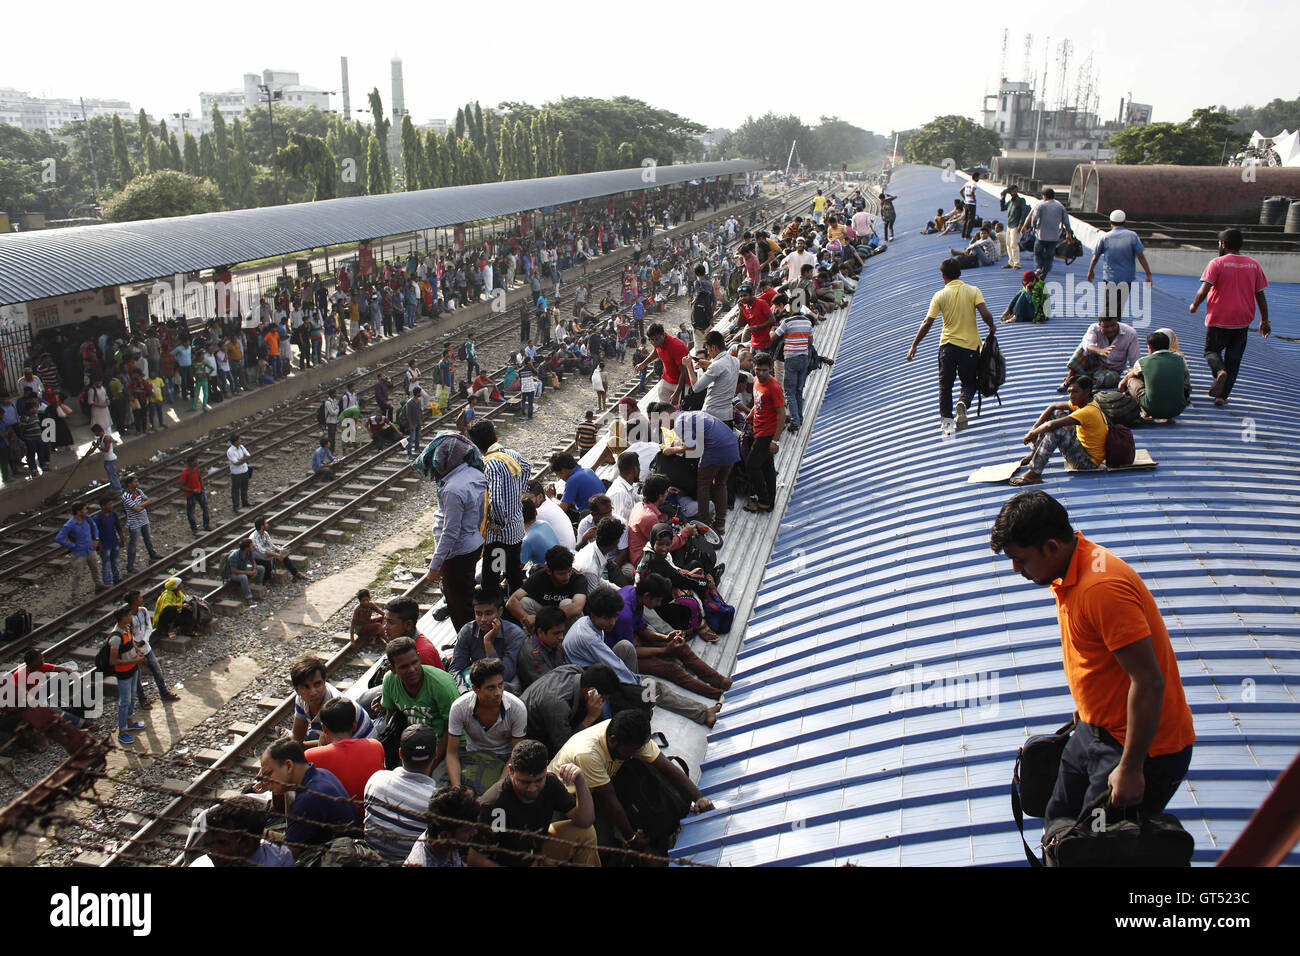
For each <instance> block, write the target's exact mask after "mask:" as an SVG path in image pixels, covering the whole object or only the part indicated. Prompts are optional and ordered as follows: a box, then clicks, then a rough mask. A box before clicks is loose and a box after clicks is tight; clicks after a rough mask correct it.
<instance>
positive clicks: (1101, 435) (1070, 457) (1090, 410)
mask: <svg viewBox="0 0 1300 956" xmlns="http://www.w3.org/2000/svg"><path fill="white" fill-rule="evenodd" d="M1092 388H1093V385H1092V379H1090V378H1089V377H1088V376H1086V375H1080V376H1079V377H1078V378H1075V379H1073V380H1072V381H1071V382H1070V385H1069V389H1070V401H1069V402H1068V403H1067V402H1060V403H1057V404H1052V405H1048V406H1047V408H1045V409H1044V410H1043V413H1042V414H1041V415H1039V416H1038V421H1036V422H1035V423H1034V427H1033V428H1031V429H1030V430H1029V431H1028V432H1027V433H1026V434H1025V437H1024V443H1025V444H1026V445H1028V444H1030V443H1031V442H1032V443H1033V445H1034V448H1033V451H1031V452H1030V453H1029V454H1028V455H1026V456H1025V457H1024V458H1022V459H1021V461H1020V467H1023V466H1025V465H1028V466H1029V471H1027V472H1026V473H1025V474H1024V475H1022V476H1020V477H1013V478H1012V479H1011V484H1013V485H1017V486H1019V485H1036V484H1040V483H1041V482H1042V480H1043V469H1044V468H1046V467H1047V462H1048V460H1049V459H1050V458H1051V457H1052V452H1054V451H1056V450H1057V449H1058V448H1059V449H1060V450H1061V454H1062V455H1063V456H1064V457H1065V460H1066V461H1068V462H1069V463H1070V464H1071V465H1073V466H1074V468H1075V469H1077V470H1079V471H1095V470H1096V469H1097V468H1099V467H1100V466H1101V463H1102V461H1103V459H1105V457H1106V433H1107V432H1108V431H1109V427H1108V426H1107V424H1106V415H1105V413H1104V412H1102V410H1101V407H1100V406H1099V405H1098V404H1097V402H1096V401H1095V400H1094V399H1093V397H1092Z"/></svg>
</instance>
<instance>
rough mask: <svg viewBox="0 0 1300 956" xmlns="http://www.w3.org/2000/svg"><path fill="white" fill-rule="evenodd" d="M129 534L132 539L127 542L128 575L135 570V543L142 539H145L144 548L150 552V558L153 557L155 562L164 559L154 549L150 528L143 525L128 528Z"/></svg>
mask: <svg viewBox="0 0 1300 956" xmlns="http://www.w3.org/2000/svg"><path fill="white" fill-rule="evenodd" d="M127 534H128V535H130V537H129V538H128V540H127V542H126V573H127V574H130V573H131V572H132V571H134V570H135V543H136V541H138V540H139V539H140V538H144V546H145V549H146V550H148V552H149V557H151V558H152V559H153V560H155V561H157V560H158V559H159V558H161V557H162V555H161V554H159V553H158V552H157V551H155V550H154V548H153V538H152V537H150V535H149V526H148V525H147V524H145V525H141V526H140V527H138V528H128V529H127Z"/></svg>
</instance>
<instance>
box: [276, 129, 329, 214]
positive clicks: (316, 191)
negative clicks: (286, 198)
mask: <svg viewBox="0 0 1300 956" xmlns="http://www.w3.org/2000/svg"><path fill="white" fill-rule="evenodd" d="M276 162H277V163H279V165H280V168H281V169H282V170H283V171H284V172H285V174H286V175H287V176H290V177H292V178H294V179H301V180H306V181H308V182H310V183H311V184H312V187H313V192H312V197H311V198H312V199H313V200H321V199H333V198H334V197H335V196H337V195H338V191H337V184H338V178H339V175H338V168H337V167H338V161H337V160H336V159H335V157H334V153H333V152H332V151H331V150H330V148H329V146H328V145H326V143H325V140H323V139H321V138H320V137H319V136H310V135H306V134H303V133H299V132H298V131H297V130H290V132H289V145H288V146H285V147H284V148H283V149H281V150H280V151H279V152H278V153H276Z"/></svg>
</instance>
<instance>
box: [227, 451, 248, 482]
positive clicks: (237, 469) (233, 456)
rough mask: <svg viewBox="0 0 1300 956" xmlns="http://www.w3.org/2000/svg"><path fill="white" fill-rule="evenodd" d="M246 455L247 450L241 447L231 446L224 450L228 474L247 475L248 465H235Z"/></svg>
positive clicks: (245, 463)
mask: <svg viewBox="0 0 1300 956" xmlns="http://www.w3.org/2000/svg"><path fill="white" fill-rule="evenodd" d="M247 454H248V449H247V448H245V447H244V446H243V445H231V446H230V447H228V448H227V449H226V458H227V459H228V460H229V461H230V473H231V474H232V475H243V474H247V473H248V463H247V462H243V463H239V464H237V462H239V459H241V458H243V457H244V456H245V455H247Z"/></svg>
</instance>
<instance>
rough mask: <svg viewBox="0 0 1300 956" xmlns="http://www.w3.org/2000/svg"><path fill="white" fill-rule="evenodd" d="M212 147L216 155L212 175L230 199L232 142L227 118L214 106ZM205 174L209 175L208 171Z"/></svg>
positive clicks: (222, 193) (222, 192)
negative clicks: (228, 134)
mask: <svg viewBox="0 0 1300 956" xmlns="http://www.w3.org/2000/svg"><path fill="white" fill-rule="evenodd" d="M212 148H213V154H214V157H215V163H214V169H213V174H214V175H213V176H212V177H211V178H212V179H213V180H214V181H215V182H216V184H217V188H219V189H220V190H221V195H222V196H225V197H226V199H227V200H229V199H230V142H229V138H228V136H227V135H226V118H225V117H224V116H222V115H221V110H219V109H217V108H216V107H215V106H213V107H212ZM204 175H207V174H206V173H205V174H204Z"/></svg>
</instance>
